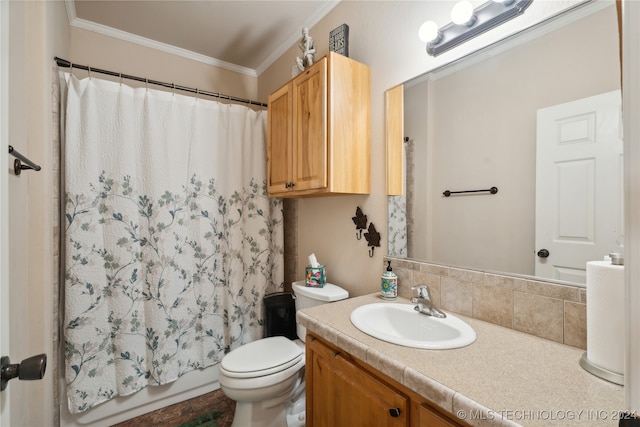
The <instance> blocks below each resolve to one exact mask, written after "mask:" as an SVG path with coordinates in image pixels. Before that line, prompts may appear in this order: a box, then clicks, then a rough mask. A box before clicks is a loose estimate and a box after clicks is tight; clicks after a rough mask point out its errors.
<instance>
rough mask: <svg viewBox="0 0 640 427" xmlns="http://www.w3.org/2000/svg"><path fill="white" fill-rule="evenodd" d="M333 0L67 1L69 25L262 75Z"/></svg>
mask: <svg viewBox="0 0 640 427" xmlns="http://www.w3.org/2000/svg"><path fill="white" fill-rule="evenodd" d="M338 2H339V0H337V1H331V0H320V1H318V0H295V1H291V0H289V1H280V0H278V1H271V0H66V6H67V13H68V15H69V22H70V23H71V25H73V26H77V27H80V28H84V29H87V30H91V31H96V32H99V33H102V34H106V35H109V36H113V37H117V38H121V39H124V40H128V41H133V42H136V43H140V44H143V45H146V46H149V47H153V48H157V49H160V50H164V51H167V52H170V53H174V54H178V55H181V56H185V57H190V58H192V59H196V60H200V61H202V62H206V63H210V64H213V65H216V66H220V67H223V68H227V69H230V70H233V71H237V72H241V73H244V74H249V75H260V73H261V72H262V71H264V70H265V69H266V68H268V67H269V65H271V63H273V62H274V61H275V60H276V59H277V58H278V57H280V56H281V55H282V54H283V53H284V52H285V51H286V50H288V49H289V48H290V47H291V46H293V45H294V44H295V43H297V42H298V41H299V40H300V39H301V38H302V28H303V27H309V28H310V27H312V26H313V25H315V24H316V23H317V22H318V21H319V20H320V19H322V18H323V17H324V16H325V15H326V14H327V13H329V11H331V9H333V8H334V7H335V6H336V5H337V4H338Z"/></svg>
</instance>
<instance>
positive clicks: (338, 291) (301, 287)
mask: <svg viewBox="0 0 640 427" xmlns="http://www.w3.org/2000/svg"><path fill="white" fill-rule="evenodd" d="M292 286H293V293H294V294H295V295H304V296H306V297H308V298H311V299H314V300H318V301H325V302H334V301H340V300H343V299H347V298H349V292H347V291H346V290H344V289H342V288H341V287H340V286H337V285H334V284H333V283H326V284H325V285H324V286H323V287H322V288H314V287H311V286H306V285H305V284H304V280H300V281H298V282H293V283H292Z"/></svg>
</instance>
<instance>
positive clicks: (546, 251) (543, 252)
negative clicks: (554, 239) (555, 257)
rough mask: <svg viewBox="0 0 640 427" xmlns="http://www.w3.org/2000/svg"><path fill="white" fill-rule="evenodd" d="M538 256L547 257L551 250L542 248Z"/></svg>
mask: <svg viewBox="0 0 640 427" xmlns="http://www.w3.org/2000/svg"><path fill="white" fill-rule="evenodd" d="M538 256H539V257H540V258H546V257H548V256H549V251H548V250H546V249H540V250H539V251H538Z"/></svg>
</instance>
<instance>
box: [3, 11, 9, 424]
mask: <svg viewBox="0 0 640 427" xmlns="http://www.w3.org/2000/svg"><path fill="white" fill-rule="evenodd" d="M8 22H9V10H8V2H4V1H3V2H0V165H1V167H0V355H9V354H10V351H9V253H8V246H9V198H8V197H9V196H8V193H9V189H8V188H9V186H8V181H9V173H8V171H9V159H8V157H9V155H8V151H9V141H8V140H9V135H8V133H9V131H8V129H7V125H8V118H9V111H8V107H9V105H8V104H9V97H8V93H9V90H8V89H9V83H8V81H9V80H8V79H9V76H8V75H7V74H8V62H9V61H8V58H9V49H8V43H9V37H8V34H9V29H8ZM10 406H11V405H10V392H9V389H8V388H7V389H5V390H4V391H3V392H1V393H0V426H8V425H11V424H10V419H11V418H10V414H9V408H10Z"/></svg>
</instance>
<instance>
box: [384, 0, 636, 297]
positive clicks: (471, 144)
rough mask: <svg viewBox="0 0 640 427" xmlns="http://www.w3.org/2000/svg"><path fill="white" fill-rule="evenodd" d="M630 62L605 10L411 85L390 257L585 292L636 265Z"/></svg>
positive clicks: (559, 22) (611, 13)
mask: <svg viewBox="0 0 640 427" xmlns="http://www.w3.org/2000/svg"><path fill="white" fill-rule="evenodd" d="M619 58H620V57H619V33H618V26H617V15H616V9H615V5H614V4H613V2H602V1H596V2H589V3H586V4H584V5H581V6H579V7H576V8H574V9H572V10H570V11H568V12H565V13H563V14H562V15H560V16H557V17H554V18H553V19H551V20H549V21H548V22H544V23H541V24H539V25H537V26H535V27H534V28H530V29H528V30H526V31H523V32H521V33H519V34H516V35H514V36H511V37H510V38H508V39H505V40H503V41H501V42H499V43H496V44H495V45H493V46H490V47H487V48H485V49H483V50H482V51H479V52H476V53H475V54H472V55H470V56H469V57H466V58H463V59H461V60H459V61H457V62H455V63H453V64H449V65H447V66H444V67H442V68H439V69H437V70H434V71H432V72H429V73H427V74H425V75H422V76H418V77H416V78H415V79H412V80H411V81H408V82H405V83H404V85H403V90H404V93H403V95H404V102H403V106H404V128H403V131H404V138H403V139H404V142H403V151H404V153H403V156H404V165H405V167H404V176H403V177H402V178H403V181H404V182H403V187H404V190H403V192H402V195H399V196H389V206H388V211H389V221H388V228H389V229H388V236H389V239H388V242H389V247H388V255H389V256H392V257H399V258H409V259H414V260H421V261H429V262H434V263H437V264H444V265H450V266H456V267H463V268H470V269H475V270H482V271H491V272H496V273H506V274H515V275H524V276H535V277H537V278H540V279H544V280H551V281H559V282H562V283H571V284H580V285H584V283H585V268H586V262H587V261H592V260H602V258H603V257H604V256H606V255H607V254H609V253H610V252H622V244H623V235H624V230H623V226H622V224H623V218H622V212H623V210H622V202H623V192H622V120H621V117H620V110H621V107H620V103H621V99H620V59H619ZM491 187H496V188H497V193H495V194H492V193H491V192H488V191H487V192H475V190H485V189H486V190H488V189H490V188H491ZM447 190H449V191H451V192H457V191H474V192H470V193H453V194H451V195H450V196H449V197H446V196H445V195H444V194H443V193H444V192H445V191H447Z"/></svg>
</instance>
